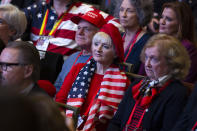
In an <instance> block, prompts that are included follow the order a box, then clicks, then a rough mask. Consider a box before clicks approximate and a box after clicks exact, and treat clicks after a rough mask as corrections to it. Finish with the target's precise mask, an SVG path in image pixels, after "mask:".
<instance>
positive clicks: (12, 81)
mask: <svg viewBox="0 0 197 131" xmlns="http://www.w3.org/2000/svg"><path fill="white" fill-rule="evenodd" d="M19 58H20V57H19V50H17V49H13V48H5V49H4V50H3V51H2V53H1V55H0V62H1V66H0V86H1V87H9V88H16V87H20V85H21V84H22V83H23V81H24V79H25V66H23V65H11V64H12V63H15V64H19ZM3 63H10V65H8V66H6V64H4V65H3ZM3 66H4V67H3ZM5 66H6V67H5Z"/></svg>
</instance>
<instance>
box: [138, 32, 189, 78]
mask: <svg viewBox="0 0 197 131" xmlns="http://www.w3.org/2000/svg"><path fill="white" fill-rule="evenodd" d="M154 46H157V47H158V50H159V52H160V53H161V54H160V55H162V56H164V58H165V60H166V62H167V65H168V67H169V70H170V75H171V76H172V77H173V78H174V79H178V80H181V79H184V78H185V77H186V75H187V74H188V71H189V68H190V63H191V61H190V57H189V55H188V53H187V51H186V49H185V47H184V46H183V45H182V44H181V42H180V41H179V40H178V39H177V38H175V37H172V36H169V35H166V34H157V35H154V36H153V37H151V38H150V39H149V41H148V42H147V44H146V45H145V46H144V48H143V50H142V52H141V60H142V61H143V62H144V60H145V50H146V49H147V48H151V47H154Z"/></svg>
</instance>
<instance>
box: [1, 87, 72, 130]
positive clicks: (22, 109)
mask: <svg viewBox="0 0 197 131" xmlns="http://www.w3.org/2000/svg"><path fill="white" fill-rule="evenodd" d="M0 104H1V105H2V106H1V108H0V115H1V118H0V130H1V131H68V130H67V128H66V126H65V124H64V117H63V116H62V115H61V113H60V111H59V109H58V107H56V104H55V103H54V102H53V100H52V99H50V98H49V97H47V96H46V95H41V94H37V95H33V96H31V97H27V96H23V95H19V94H16V93H15V92H12V91H10V90H4V89H2V88H1V89H0Z"/></svg>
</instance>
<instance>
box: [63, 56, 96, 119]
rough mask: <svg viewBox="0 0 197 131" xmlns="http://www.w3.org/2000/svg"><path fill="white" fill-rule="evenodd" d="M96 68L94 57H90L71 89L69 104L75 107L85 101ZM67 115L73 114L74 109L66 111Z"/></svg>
mask: <svg viewBox="0 0 197 131" xmlns="http://www.w3.org/2000/svg"><path fill="white" fill-rule="evenodd" d="M95 70H96V63H95V61H94V59H90V61H88V63H87V64H86V65H85V66H84V67H83V68H82V69H81V70H80V72H79V74H78V75H77V78H76V80H75V81H74V83H73V85H72V88H71V89H70V92H69V95H68V100H67V104H68V105H70V106H74V107H79V108H80V107H81V106H82V104H83V103H84V101H85V98H86V95H87V93H88V88H89V86H90V82H91V78H92V77H93V74H94V72H95ZM66 115H67V116H69V117H70V116H72V111H69V110H68V111H66Z"/></svg>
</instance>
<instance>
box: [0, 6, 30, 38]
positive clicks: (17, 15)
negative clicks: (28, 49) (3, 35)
mask: <svg viewBox="0 0 197 131" xmlns="http://www.w3.org/2000/svg"><path fill="white" fill-rule="evenodd" d="M0 13H1V15H2V17H3V19H4V20H5V21H6V22H7V24H8V25H9V26H10V29H14V30H15V31H16V34H15V35H13V36H11V38H10V40H16V39H18V38H19V37H20V36H21V35H22V34H23V33H24V32H25V29H26V27H27V19H26V16H25V13H24V12H22V11H20V10H19V9H18V8H17V7H16V6H14V5H12V4H5V5H0Z"/></svg>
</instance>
